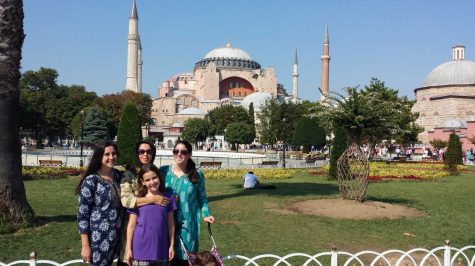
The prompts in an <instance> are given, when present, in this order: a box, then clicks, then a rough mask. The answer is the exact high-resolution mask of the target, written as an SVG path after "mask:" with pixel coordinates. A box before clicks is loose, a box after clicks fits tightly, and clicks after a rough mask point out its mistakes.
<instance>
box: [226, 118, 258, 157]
mask: <svg viewBox="0 0 475 266" xmlns="http://www.w3.org/2000/svg"><path fill="white" fill-rule="evenodd" d="M224 138H225V140H226V141H227V142H229V143H232V144H233V146H236V151H237V152H238V149H239V148H238V147H239V146H238V145H236V144H251V143H252V142H253V141H254V139H255V138H256V133H255V131H254V127H253V126H252V125H249V124H247V123H244V122H234V123H230V124H229V125H228V126H227V127H226V133H225V134H224Z"/></svg>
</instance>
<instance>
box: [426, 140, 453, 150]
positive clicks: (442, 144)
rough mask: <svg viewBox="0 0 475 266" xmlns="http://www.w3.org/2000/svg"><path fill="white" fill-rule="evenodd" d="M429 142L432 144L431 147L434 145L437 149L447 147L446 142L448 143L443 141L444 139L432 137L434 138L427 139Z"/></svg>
mask: <svg viewBox="0 0 475 266" xmlns="http://www.w3.org/2000/svg"><path fill="white" fill-rule="evenodd" d="M429 143H430V145H432V147H434V148H436V149H438V150H440V149H443V148H445V147H447V144H448V142H447V141H444V140H441V139H434V140H431V141H429Z"/></svg>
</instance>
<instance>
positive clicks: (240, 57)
mask: <svg viewBox="0 0 475 266" xmlns="http://www.w3.org/2000/svg"><path fill="white" fill-rule="evenodd" d="M210 62H214V63H215V64H216V66H217V67H219V68H248V69H260V68H261V65H260V64H259V63H257V62H256V61H254V60H253V59H252V57H251V56H250V55H249V54H248V53H247V52H246V51H244V50H242V49H239V48H235V47H232V46H231V43H229V42H228V44H227V45H226V47H221V48H216V49H213V50H211V51H210V52H208V53H207V54H206V55H205V57H204V58H203V59H201V60H200V61H198V62H197V63H196V64H195V68H199V67H206V66H207V65H208V64H209V63H210Z"/></svg>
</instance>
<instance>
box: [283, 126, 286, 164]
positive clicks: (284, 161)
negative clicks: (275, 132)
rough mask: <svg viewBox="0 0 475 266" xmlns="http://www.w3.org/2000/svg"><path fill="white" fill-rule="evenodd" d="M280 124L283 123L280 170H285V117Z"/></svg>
mask: <svg viewBox="0 0 475 266" xmlns="http://www.w3.org/2000/svg"><path fill="white" fill-rule="evenodd" d="M282 122H283V125H282V129H283V130H284V137H283V140H282V142H283V146H282V168H285V128H286V126H285V117H284V118H282Z"/></svg>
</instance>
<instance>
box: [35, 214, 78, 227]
mask: <svg viewBox="0 0 475 266" xmlns="http://www.w3.org/2000/svg"><path fill="white" fill-rule="evenodd" d="M76 221H77V216H76V215H56V216H37V217H36V225H37V226H43V225H47V224H49V223H52V222H57V223H69V222H76Z"/></svg>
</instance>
